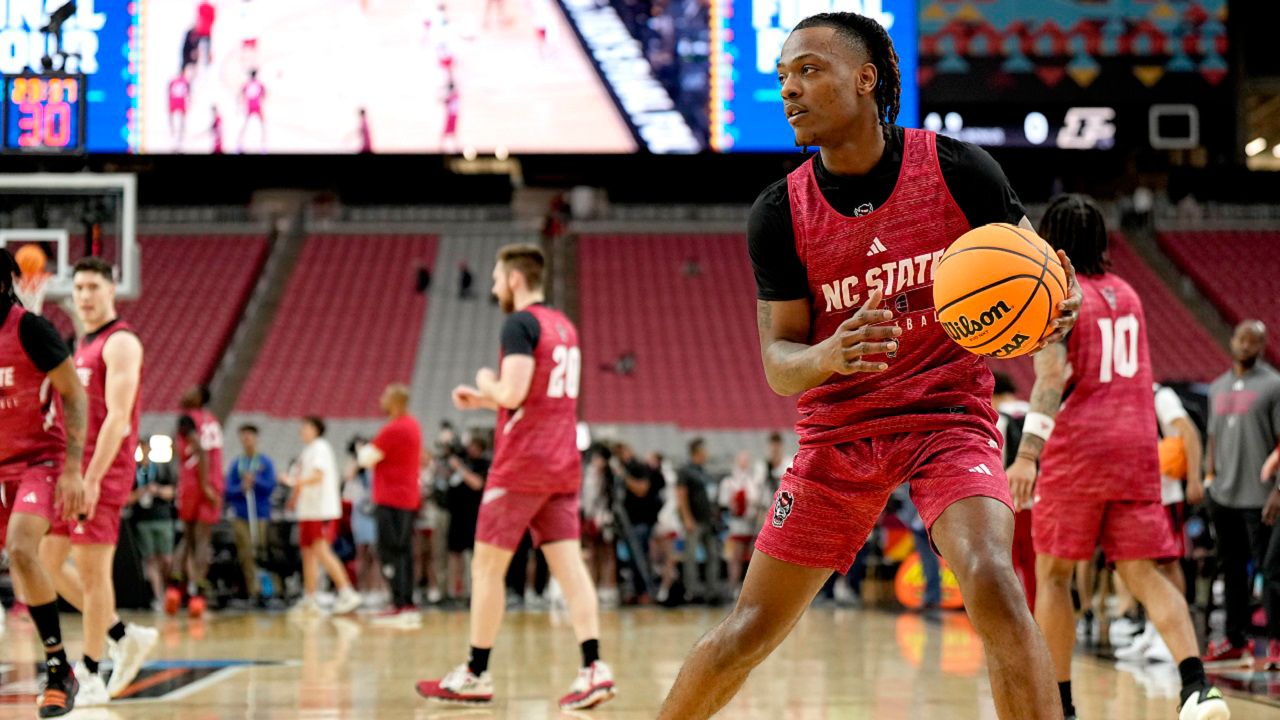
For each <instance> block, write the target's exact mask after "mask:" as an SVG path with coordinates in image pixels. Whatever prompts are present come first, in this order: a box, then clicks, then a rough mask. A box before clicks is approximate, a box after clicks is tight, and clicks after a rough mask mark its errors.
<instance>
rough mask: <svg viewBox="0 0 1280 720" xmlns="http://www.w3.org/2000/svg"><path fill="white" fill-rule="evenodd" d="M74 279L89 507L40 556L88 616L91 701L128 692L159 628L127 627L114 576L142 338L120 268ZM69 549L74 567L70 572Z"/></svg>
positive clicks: (132, 463) (89, 270)
mask: <svg viewBox="0 0 1280 720" xmlns="http://www.w3.org/2000/svg"><path fill="white" fill-rule="evenodd" d="M72 282H73V293H72V299H73V300H74V303H75V313H76V319H77V320H78V321H79V324H80V326H81V327H83V328H84V330H85V335H84V337H82V338H81V339H80V341H79V342H78V343H77V347H76V353H75V365H76V373H77V374H78V375H79V376H80V382H81V383H82V384H83V385H84V388H85V393H86V395H87V397H88V401H89V426H88V443H87V444H86V446H85V455H86V458H87V461H88V462H87V463H86V464H85V466H84V483H85V501H84V514H83V516H82V517H81V518H80V519H78V520H75V521H63V520H58V521H55V522H54V523H53V528H52V530H51V532H50V533H49V536H48V537H46V538H45V540H44V543H43V544H42V546H41V548H40V559H41V562H43V563H44V566H45V569H46V570H47V571H48V572H49V574H50V575H51V576H52V577H53V578H54V580H55V584H56V586H57V590H58V594H60V595H62V596H63V597H64V598H66V599H67V601H68V602H70V603H71V604H72V605H73V606H75V607H76V608H77V609H79V610H80V611H81V612H82V613H83V623H84V665H83V668H84V670H83V672H77V675H78V676H79V678H80V693H79V695H78V696H77V698H76V704H77V705H80V706H82V707H90V706H93V705H102V704H105V703H106V702H107V701H108V700H109V699H110V698H112V697H116V696H118V695H120V693H122V692H124V690H125V688H127V687H128V686H129V683H131V682H133V679H134V678H135V677H137V675H138V671H139V670H140V669H141V668H142V663H143V661H144V660H146V657H147V655H148V654H149V653H150V652H151V650H152V649H153V648H154V647H155V645H156V641H157V640H158V639H159V633H158V632H156V631H155V630H153V629H151V628H145V627H141V626H139V625H133V624H130V625H125V624H124V622H122V621H121V620H120V619H119V617H117V616H116V597H115V586H114V582H113V579H112V568H113V566H114V561H115V554H116V543H117V542H118V540H119V537H120V513H121V511H122V510H123V509H124V506H125V505H126V504H128V501H129V495H130V493H131V492H132V491H133V483H134V475H135V470H136V465H137V461H136V460H135V459H134V452H135V451H136V450H137V448H138V421H139V419H140V417H141V415H142V409H141V403H140V402H139V400H138V393H139V390H140V388H141V386H142V343H141V342H140V341H139V340H138V336H137V335H136V334H135V333H134V331H133V328H131V327H130V326H129V325H128V323H126V322H124V321H123V320H121V319H120V318H119V316H118V315H117V314H116V307H115V288H116V286H115V280H114V279H113V274H112V270H111V265H109V264H108V263H107V262H106V261H104V260H102V259H101V258H96V257H87V258H84V259H82V260H80V261H79V262H77V263H76V265H75V273H74V275H73V277H72ZM68 555H70V557H71V560H72V562H73V563H74V564H75V569H76V572H75V574H71V573H69V572H67V569H66V560H67V557H68ZM77 575H78V576H79V577H78V578H77V577H76V576H77ZM108 638H110V652H111V659H112V665H113V667H114V670H113V671H112V673H111V683H110V684H109V685H107V684H105V683H104V682H103V680H102V678H101V677H100V676H99V675H98V662H99V661H100V660H101V659H102V652H103V649H104V648H103V646H104V645H105V644H107V640H108ZM77 670H79V668H77Z"/></svg>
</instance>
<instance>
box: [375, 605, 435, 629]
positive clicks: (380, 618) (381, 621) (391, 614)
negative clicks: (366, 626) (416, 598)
mask: <svg viewBox="0 0 1280 720" xmlns="http://www.w3.org/2000/svg"><path fill="white" fill-rule="evenodd" d="M369 623H370V624H371V625H377V626H378V627H395V628H417V627H421V626H422V615H420V614H419V613H418V609H417V608H415V607H413V606H412V605H410V606H406V607H398V608H388V609H386V610H383V611H382V612H378V613H374V614H373V616H372V617H370V618H369Z"/></svg>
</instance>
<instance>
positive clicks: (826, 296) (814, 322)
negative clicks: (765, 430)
mask: <svg viewBox="0 0 1280 720" xmlns="http://www.w3.org/2000/svg"><path fill="white" fill-rule="evenodd" d="M787 190H788V193H789V195H790V199H791V223H792V227H793V228H794V230H795V242H796V254H797V255H798V256H799V258H800V261H801V262H802V263H804V266H805V271H806V273H807V274H808V276H809V296H810V297H811V298H812V300H811V303H812V307H811V309H810V316H811V318H812V319H811V321H810V330H809V342H810V343H811V344H816V343H819V342H821V341H823V340H825V339H827V338H829V337H831V336H832V335H833V334H835V331H836V328H838V327H839V326H840V324H841V323H843V322H844V321H845V320H848V319H849V318H850V317H852V316H853V315H854V313H856V312H857V311H858V309H859V308H860V307H862V304H863V303H864V302H866V299H867V295H869V294H870V293H871V292H872V291H874V290H876V289H880V290H882V291H883V292H884V302H883V303H882V304H881V307H883V308H885V309H888V310H891V311H892V312H893V320H892V321H891V322H892V323H896V324H897V325H898V327H900V328H902V335H901V336H900V337H899V338H898V341H899V350H898V352H897V353H896V354H895V355H894V356H893V357H889V358H886V357H885V356H883V355H880V356H871V357H868V360H870V361H871V362H886V363H887V364H888V366H889V369H888V370H885V371H884V372H880V373H854V374H852V375H832V376H831V377H830V378H828V379H827V380H826V381H825V382H824V383H822V384H821V385H819V386H817V387H815V388H813V389H811V390H809V391H807V392H805V393H804V394H803V395H801V396H800V401H799V403H798V409H799V410H800V415H801V418H800V421H799V422H798V423H796V432H797V433H798V434H799V435H800V444H801V445H806V446H812V445H834V444H838V443H844V442H849V441H851V440H856V439H858V438H865V437H871V436H874V435H884V434H888V433H907V432H923V431H929V430H941V429H944V428H950V427H957V426H959V427H973V428H976V429H978V430H980V431H982V432H984V433H985V434H986V435H988V436H989V437H990V438H991V440H992V441H998V440H999V433H998V432H997V430H996V426H995V423H996V413H995V411H994V410H992V409H991V389H992V387H993V385H994V380H993V379H992V377H991V371H990V370H988V369H987V364H986V360H984V359H983V358H980V357H978V356H977V355H973V354H971V353H969V352H967V351H965V350H964V349H962V348H961V347H960V346H959V345H957V344H955V343H954V342H952V341H951V339H950V338H948V337H947V335H946V333H944V332H943V331H942V326H941V325H940V324H939V323H938V318H937V314H936V312H935V311H934V307H933V268H934V266H936V265H937V263H938V259H939V258H940V257H942V253H943V251H945V250H946V249H947V246H948V245H950V244H951V243H952V241H954V240H955V239H956V238H958V237H960V236H961V235H963V234H964V233H965V232H967V231H968V230H969V221H968V220H967V219H966V218H965V215H964V213H963V212H962V211H961V210H960V207H959V206H958V205H956V202H955V200H953V199H952V197H951V192H950V190H948V189H947V182H946V180H945V179H944V178H943V177H942V170H941V169H940V168H939V166H938V149H937V146H936V145H935V135H934V134H933V133H931V132H926V131H924V130H912V129H907V130H906V131H905V136H904V140H903V154H902V169H901V170H900V171H899V174H898V182H897V185H896V186H894V189H893V193H892V194H891V195H890V196H889V199H888V201H886V202H885V204H884V205H882V206H880V207H878V208H875V209H874V210H872V211H871V212H869V213H867V214H865V215H862V216H861V217H848V216H845V215H841V214H840V213H838V212H836V210H835V209H834V208H833V207H831V204H830V203H828V202H827V199H826V198H825V197H824V196H823V195H822V190H821V189H820V188H819V187H818V181H817V178H816V177H815V176H814V168H813V159H812V158H810V160H809V161H808V162H806V163H805V164H804V165H801V166H800V167H799V168H797V169H796V170H794V171H792V173H791V175H790V176H788V181H787Z"/></svg>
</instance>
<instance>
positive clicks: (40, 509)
mask: <svg viewBox="0 0 1280 720" xmlns="http://www.w3.org/2000/svg"><path fill="white" fill-rule="evenodd" d="M59 472H61V467H59V466H56V465H54V464H53V463H47V464H46V463H41V464H38V465H31V466H29V467H26V468H24V469H23V470H22V471H21V472H20V473H19V474H18V479H17V481H16V482H8V483H5V493H6V495H7V494H8V493H9V492H10V491H11V490H12V491H13V497H12V499H10V500H9V503H8V504H9V508H8V510H7V514H12V513H25V514H27V515H35V516H36V517H42V518H44V519H45V520H47V521H49V524H50V525H52V524H53V522H54V519H55V518H57V516H58V515H57V509H56V508H54V498H55V495H54V489H55V488H56V487H57V485H58V473H59ZM15 488H16V489H15ZM5 524H6V525H7V524H8V522H7V521H6V523H5Z"/></svg>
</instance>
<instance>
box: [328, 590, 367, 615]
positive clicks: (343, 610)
mask: <svg viewBox="0 0 1280 720" xmlns="http://www.w3.org/2000/svg"><path fill="white" fill-rule="evenodd" d="M361 602H362V601H361V599H360V593H358V592H356V591H355V590H354V589H353V588H347V589H346V590H343V591H342V592H340V593H338V599H337V600H334V601H333V614H334V615H346V614H347V613H352V612H355V611H356V609H357V608H359V607H360V604H361Z"/></svg>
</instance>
